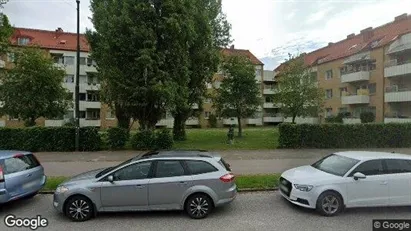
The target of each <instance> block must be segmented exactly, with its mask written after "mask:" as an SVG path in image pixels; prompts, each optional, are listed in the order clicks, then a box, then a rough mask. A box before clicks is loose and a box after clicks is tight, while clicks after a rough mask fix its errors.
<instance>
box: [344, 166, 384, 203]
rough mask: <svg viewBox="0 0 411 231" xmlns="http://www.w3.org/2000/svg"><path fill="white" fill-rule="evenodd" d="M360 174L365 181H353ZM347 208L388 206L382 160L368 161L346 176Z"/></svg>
mask: <svg viewBox="0 0 411 231" xmlns="http://www.w3.org/2000/svg"><path fill="white" fill-rule="evenodd" d="M356 172H360V173H362V174H364V175H365V176H366V178H365V179H357V180H356V179H354V177H353V175H354V174H355V173H356ZM347 178H348V179H347V201H346V205H347V207H372V206H386V205H388V196H389V190H388V182H387V176H386V174H385V172H384V168H383V162H382V160H369V161H365V162H363V163H361V164H360V165H358V166H357V167H356V168H355V169H354V170H353V171H351V172H350V173H349V175H348V176H347Z"/></svg>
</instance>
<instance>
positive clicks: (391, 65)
mask: <svg viewBox="0 0 411 231" xmlns="http://www.w3.org/2000/svg"><path fill="white" fill-rule="evenodd" d="M410 74H411V58H408V59H406V60H402V61H399V60H397V59H393V60H390V61H388V62H387V63H385V68H384V77H386V78H389V77H394V76H404V75H410Z"/></svg>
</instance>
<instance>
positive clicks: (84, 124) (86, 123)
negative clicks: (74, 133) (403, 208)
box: [80, 118, 101, 127]
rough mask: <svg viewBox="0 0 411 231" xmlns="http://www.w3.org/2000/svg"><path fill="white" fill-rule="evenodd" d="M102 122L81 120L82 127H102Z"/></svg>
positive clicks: (89, 119) (92, 119)
mask: <svg viewBox="0 0 411 231" xmlns="http://www.w3.org/2000/svg"><path fill="white" fill-rule="evenodd" d="M100 126H101V120H100V119H97V118H86V119H80V127H100Z"/></svg>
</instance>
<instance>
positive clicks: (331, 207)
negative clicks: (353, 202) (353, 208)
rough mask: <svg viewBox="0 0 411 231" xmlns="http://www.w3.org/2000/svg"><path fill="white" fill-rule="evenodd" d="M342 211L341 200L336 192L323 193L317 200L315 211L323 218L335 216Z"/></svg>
mask: <svg viewBox="0 0 411 231" xmlns="http://www.w3.org/2000/svg"><path fill="white" fill-rule="evenodd" d="M343 209H344V204H343V200H342V198H341V196H340V195H339V194H338V193H336V192H332V191H327V192H324V193H322V194H321V195H320V196H319V197H318V199H317V204H316V210H317V211H318V212H319V213H320V214H321V215H323V216H327V217H331V216H335V215H337V214H339V213H340V212H341V211H342V210H343Z"/></svg>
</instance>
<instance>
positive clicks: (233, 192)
mask: <svg viewBox="0 0 411 231" xmlns="http://www.w3.org/2000/svg"><path fill="white" fill-rule="evenodd" d="M236 197H237V185H235V184H234V185H233V186H232V187H231V188H230V189H229V190H227V191H226V192H224V195H223V196H221V197H220V199H219V200H218V201H217V203H215V207H219V206H223V205H226V204H229V203H231V202H233V201H234V199H235V198H236Z"/></svg>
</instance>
